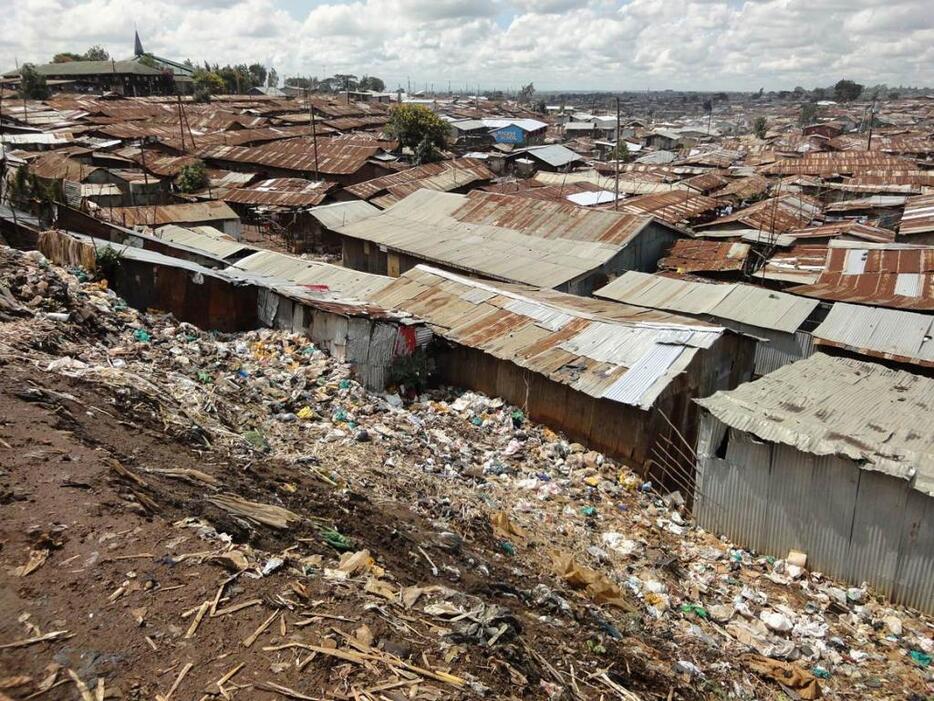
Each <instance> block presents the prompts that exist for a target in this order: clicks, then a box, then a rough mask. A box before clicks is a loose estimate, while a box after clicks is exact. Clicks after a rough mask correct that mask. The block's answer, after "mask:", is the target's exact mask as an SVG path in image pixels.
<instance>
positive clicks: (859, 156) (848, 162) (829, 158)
mask: <svg viewBox="0 0 934 701" xmlns="http://www.w3.org/2000/svg"><path fill="white" fill-rule="evenodd" d="M913 168H915V164H914V161H911V160H908V159H905V158H898V157H897V156H891V155H889V154H886V153H882V152H880V151H828V152H818V153H808V154H807V155H805V156H802V157H801V158H781V159H779V160H777V161H775V163H772V164H771V165H767V166H765V167H764V168H763V169H762V172H763V173H766V174H769V175H820V176H824V177H829V176H834V175H854V174H857V173H860V172H862V171H865V170H879V169H896V170H897V169H901V170H907V169H913Z"/></svg>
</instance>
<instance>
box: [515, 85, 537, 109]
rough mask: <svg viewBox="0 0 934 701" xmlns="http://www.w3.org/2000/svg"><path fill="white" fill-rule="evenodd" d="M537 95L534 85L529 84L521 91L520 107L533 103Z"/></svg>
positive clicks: (518, 99)
mask: <svg viewBox="0 0 934 701" xmlns="http://www.w3.org/2000/svg"><path fill="white" fill-rule="evenodd" d="M534 95H535V85H534V83H529V84H528V85H523V86H522V89H521V90H520V91H519V95H518V97H517V102H518V103H519V104H520V105H528V104H531V103H532V97H533V96H534Z"/></svg>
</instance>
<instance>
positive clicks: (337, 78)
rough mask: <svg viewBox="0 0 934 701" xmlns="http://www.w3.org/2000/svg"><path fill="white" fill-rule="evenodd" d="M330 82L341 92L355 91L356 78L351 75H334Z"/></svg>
mask: <svg viewBox="0 0 934 701" xmlns="http://www.w3.org/2000/svg"><path fill="white" fill-rule="evenodd" d="M332 80H333V81H334V82H335V83H336V84H337V89H338V90H340V91H341V92H347V91H348V90H356V89H357V76H355V75H353V74H352V73H335V74H334V76H333V77H332Z"/></svg>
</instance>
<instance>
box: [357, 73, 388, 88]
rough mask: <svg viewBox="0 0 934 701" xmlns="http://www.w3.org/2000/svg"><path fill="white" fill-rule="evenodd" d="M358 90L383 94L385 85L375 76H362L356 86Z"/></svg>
mask: <svg viewBox="0 0 934 701" xmlns="http://www.w3.org/2000/svg"><path fill="white" fill-rule="evenodd" d="M357 88H358V89H359V90H372V91H373V92H383V91H385V90H386V83H384V82H383V81H382V79H380V78H377V77H376V76H373V75H370V76H366V75H365V76H363V77H362V78H360V83H359V84H358V85H357Z"/></svg>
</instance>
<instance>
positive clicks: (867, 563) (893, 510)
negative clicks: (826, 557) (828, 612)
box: [847, 470, 908, 596]
mask: <svg viewBox="0 0 934 701" xmlns="http://www.w3.org/2000/svg"><path fill="white" fill-rule="evenodd" d="M907 499H908V485H907V483H906V482H904V481H903V480H899V479H896V478H895V477H890V476H888V475H884V474H882V473H881V472H872V471H870V470H860V473H859V492H858V494H857V497H856V510H855V512H854V514H853V535H852V539H851V541H850V553H849V565H850V572H849V574H848V576H847V579H849V580H850V581H853V582H860V581H866V582H869V583H870V584H872V585H873V586H874V587H875V588H876V589H877V590H878V591H880V592H881V593H882V594H885V595H886V596H890V595H891V594H892V589H893V584H894V581H895V571H896V567H897V564H898V546H899V542H900V540H901V532H902V522H903V520H904V514H905V506H906V502H907Z"/></svg>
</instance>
